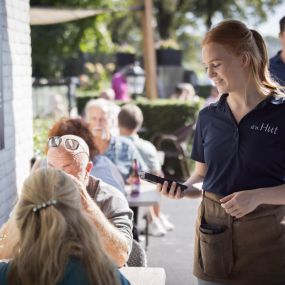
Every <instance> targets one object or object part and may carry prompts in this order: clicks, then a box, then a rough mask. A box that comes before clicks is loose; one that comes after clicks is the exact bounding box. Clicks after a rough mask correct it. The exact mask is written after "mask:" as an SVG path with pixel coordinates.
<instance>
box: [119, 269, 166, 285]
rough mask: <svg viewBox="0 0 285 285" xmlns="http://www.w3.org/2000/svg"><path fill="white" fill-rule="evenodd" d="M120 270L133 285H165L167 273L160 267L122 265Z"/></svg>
mask: <svg viewBox="0 0 285 285" xmlns="http://www.w3.org/2000/svg"><path fill="white" fill-rule="evenodd" d="M120 271H121V273H122V274H124V276H125V277H126V278H127V279H128V280H129V281H130V283H131V285H165V280H166V274H165V270H164V268H160V267H122V268H120Z"/></svg>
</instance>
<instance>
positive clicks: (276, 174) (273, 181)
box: [191, 94, 285, 196]
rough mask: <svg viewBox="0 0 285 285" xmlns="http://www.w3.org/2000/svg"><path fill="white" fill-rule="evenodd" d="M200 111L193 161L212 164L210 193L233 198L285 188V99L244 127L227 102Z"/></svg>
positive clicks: (254, 113)
mask: <svg viewBox="0 0 285 285" xmlns="http://www.w3.org/2000/svg"><path fill="white" fill-rule="evenodd" d="M227 96H228V94H224V95H222V96H221V98H220V100H219V101H218V102H217V103H214V104H211V105H210V106H209V107H206V108H204V109H203V110H201V111H200V113H199V116H198V120H197V126H196V132H195V137H194V142H193V148H192V153H191V158H192V159H193V160H195V161H199V162H202V163H206V164H207V166H208V170H207V173H206V176H205V178H204V182H203V189H204V190H205V191H209V192H213V193H216V194H220V195H222V196H226V195H228V194H231V193H233V192H237V191H242V190H251V189H256V188H260V187H270V186H278V185H281V184H284V183H285V98H282V97H275V96H273V95H269V96H268V97H267V98H266V99H264V100H263V101H262V102H260V103H259V104H258V105H257V106H256V107H255V108H254V109H253V110H251V111H250V112H249V113H248V114H246V115H245V116H244V117H243V118H242V119H241V121H240V122H239V123H237V122H236V120H235V119H234V117H233V114H232V112H231V109H230V107H229V105H228V104H227V101H226V97H227Z"/></svg>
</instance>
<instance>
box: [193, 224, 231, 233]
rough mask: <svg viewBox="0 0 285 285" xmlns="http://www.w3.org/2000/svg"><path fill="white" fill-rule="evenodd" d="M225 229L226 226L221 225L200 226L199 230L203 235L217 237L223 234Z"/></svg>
mask: <svg viewBox="0 0 285 285" xmlns="http://www.w3.org/2000/svg"><path fill="white" fill-rule="evenodd" d="M226 228H227V227H226V226H221V225H212V224H201V225H200V228H199V229H200V232H202V233H203V234H207V235H217V234H221V233H223V232H224V231H225V230H226Z"/></svg>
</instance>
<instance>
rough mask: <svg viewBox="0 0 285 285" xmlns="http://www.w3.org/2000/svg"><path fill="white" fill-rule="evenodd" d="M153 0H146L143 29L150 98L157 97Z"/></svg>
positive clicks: (147, 89)
mask: <svg viewBox="0 0 285 285" xmlns="http://www.w3.org/2000/svg"><path fill="white" fill-rule="evenodd" d="M152 24H153V15H152V0H144V10H143V12H142V30H143V59H144V69H145V76H146V96H147V98H149V99H156V98H157V74H156V55H155V48H154V32H153V27H152Z"/></svg>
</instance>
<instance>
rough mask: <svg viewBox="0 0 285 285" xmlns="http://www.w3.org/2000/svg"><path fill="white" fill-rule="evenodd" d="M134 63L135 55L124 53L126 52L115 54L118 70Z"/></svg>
mask: <svg viewBox="0 0 285 285" xmlns="http://www.w3.org/2000/svg"><path fill="white" fill-rule="evenodd" d="M134 63H135V54H133V53H126V52H118V53H116V64H117V68H118V69H119V68H121V67H124V66H126V65H129V64H134Z"/></svg>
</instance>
